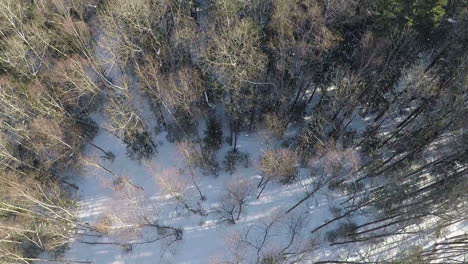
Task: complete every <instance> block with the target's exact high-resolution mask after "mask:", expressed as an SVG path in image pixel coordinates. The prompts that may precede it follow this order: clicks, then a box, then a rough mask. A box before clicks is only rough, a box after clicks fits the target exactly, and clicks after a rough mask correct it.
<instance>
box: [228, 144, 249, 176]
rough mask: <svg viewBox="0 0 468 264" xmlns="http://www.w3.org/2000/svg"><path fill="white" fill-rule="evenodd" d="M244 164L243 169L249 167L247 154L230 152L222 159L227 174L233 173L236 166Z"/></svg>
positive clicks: (236, 151) (235, 151)
mask: <svg viewBox="0 0 468 264" xmlns="http://www.w3.org/2000/svg"><path fill="white" fill-rule="evenodd" d="M240 163H244V166H245V167H248V166H249V154H247V153H243V152H240V151H238V150H230V151H228V152H227V153H226V156H225V157H224V161H223V164H224V169H225V170H226V171H228V172H229V173H231V174H232V173H234V171H235V170H236V167H237V165H238V164H240Z"/></svg>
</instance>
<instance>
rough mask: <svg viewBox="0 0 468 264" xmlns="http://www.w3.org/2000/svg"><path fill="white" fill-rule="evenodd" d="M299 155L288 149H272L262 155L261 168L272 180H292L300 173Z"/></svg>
mask: <svg viewBox="0 0 468 264" xmlns="http://www.w3.org/2000/svg"><path fill="white" fill-rule="evenodd" d="M298 166H299V164H298V156H297V154H296V152H294V151H291V150H288V149H279V150H271V151H267V152H265V153H263V155H262V156H261V157H260V162H259V165H258V167H259V170H260V171H261V172H262V173H263V174H264V176H266V177H267V178H268V179H270V180H279V181H281V182H283V183H290V182H292V181H293V180H294V179H295V178H296V176H297V173H298Z"/></svg>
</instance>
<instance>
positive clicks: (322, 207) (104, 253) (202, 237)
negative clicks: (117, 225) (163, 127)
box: [63, 114, 336, 264]
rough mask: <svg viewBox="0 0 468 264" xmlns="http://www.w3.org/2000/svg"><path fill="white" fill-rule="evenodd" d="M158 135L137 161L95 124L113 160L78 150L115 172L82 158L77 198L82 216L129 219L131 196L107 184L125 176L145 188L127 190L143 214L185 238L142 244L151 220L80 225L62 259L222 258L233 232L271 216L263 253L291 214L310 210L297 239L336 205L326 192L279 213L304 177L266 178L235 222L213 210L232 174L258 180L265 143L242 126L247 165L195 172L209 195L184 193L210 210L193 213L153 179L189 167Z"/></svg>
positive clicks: (101, 263) (99, 262) (282, 238)
mask: <svg viewBox="0 0 468 264" xmlns="http://www.w3.org/2000/svg"><path fill="white" fill-rule="evenodd" d="M94 119H95V120H96V121H97V122H98V124H102V123H103V122H104V121H105V120H104V117H103V116H102V115H100V114H96V115H95V116H94ZM155 142H157V143H158V146H157V149H158V153H157V154H156V155H155V156H154V158H152V159H151V160H149V161H145V162H141V161H138V160H132V159H130V158H129V157H128V155H127V154H126V146H125V144H123V143H122V142H121V141H120V140H119V139H118V138H116V137H115V136H113V135H112V134H110V133H108V132H107V131H106V130H104V129H100V130H99V133H98V135H97V136H96V137H95V138H94V140H93V143H94V144H95V145H98V146H99V147H101V148H103V149H104V150H106V151H110V152H112V153H113V154H114V155H115V159H114V160H113V161H109V160H107V159H105V158H102V157H100V156H102V152H101V151H100V150H98V149H96V148H94V147H92V146H87V147H86V149H85V150H84V153H83V155H84V156H85V157H88V159H93V161H95V162H96V163H99V164H100V165H102V166H103V167H105V168H106V169H108V170H109V171H112V172H113V173H115V175H112V174H111V173H110V172H108V171H106V170H104V169H101V168H99V167H96V166H93V165H87V166H85V168H84V169H83V170H82V171H81V173H79V174H77V175H73V176H72V180H74V183H75V184H76V185H77V186H78V187H79V190H78V193H77V195H78V199H79V200H80V205H81V207H80V214H79V220H80V222H82V223H87V224H90V225H92V226H94V225H96V224H97V222H98V221H99V219H101V218H102V217H103V216H105V215H109V214H114V213H115V214H116V215H121V216H122V217H126V219H127V220H128V222H131V221H132V219H130V218H129V217H128V213H130V214H134V213H135V211H132V210H135V208H133V209H131V208H128V206H130V205H129V204H127V202H128V199H127V198H128V197H129V196H128V195H123V196H122V194H121V192H120V191H119V190H115V188H114V185H113V184H112V181H113V180H114V179H115V178H116V177H118V176H123V177H126V179H127V180H128V181H129V182H130V183H131V184H132V185H134V186H141V187H142V190H140V189H138V188H135V189H134V190H135V191H136V192H141V193H138V194H137V195H134V196H132V197H139V198H138V199H141V202H142V204H143V205H142V206H143V207H145V214H146V215H147V216H148V217H151V218H152V219H158V223H159V224H161V225H168V226H173V227H181V228H182V229H183V239H182V240H181V241H179V242H177V243H175V244H172V245H171V246H167V245H166V244H165V241H156V242H152V243H146V242H148V241H151V240H152V239H154V238H156V237H157V234H156V231H157V230H156V229H154V228H148V227H142V228H140V230H139V231H137V232H136V233H135V234H131V235H128V234H113V232H110V234H109V235H104V236H96V233H93V232H89V231H86V232H84V231H82V232H81V234H79V235H77V238H76V240H75V241H74V242H73V243H72V244H71V246H70V250H68V251H66V253H65V256H64V257H63V259H67V260H76V261H90V262H91V263H96V264H123V263H128V264H130V263H142V264H145V263H193V264H195V263H200V264H201V263H209V261H210V259H216V258H224V257H227V256H226V255H228V254H229V250H228V249H227V248H228V247H230V246H231V245H230V244H229V243H230V238H232V237H233V236H234V237H235V235H236V234H244V233H245V232H246V231H247V230H248V229H250V230H251V231H250V232H252V234H255V233H254V232H261V230H262V229H261V225H262V224H263V223H269V222H270V221H271V219H272V218H274V217H280V218H284V221H283V220H279V221H278V224H277V225H275V227H274V228H273V229H274V230H273V231H272V232H271V233H270V234H269V236H271V237H270V238H269V239H268V241H267V243H266V244H265V247H264V248H265V249H266V250H264V252H269V251H274V250H275V249H277V248H284V247H285V246H286V245H287V243H288V239H287V236H288V234H287V232H285V230H286V229H285V225H286V224H287V222H288V221H287V220H288V219H290V217H292V216H296V217H299V215H301V214H308V216H307V219H308V222H307V223H305V224H304V228H303V230H302V231H301V232H300V234H299V235H298V237H297V238H296V239H297V243H307V242H308V241H310V239H312V238H311V237H310V236H309V234H310V232H309V231H310V230H311V229H313V228H314V227H316V226H319V225H320V224H322V223H323V222H324V220H325V219H327V218H330V217H331V215H330V212H329V206H331V205H332V204H333V199H334V197H333V196H330V195H329V196H326V195H317V196H316V199H310V201H309V203H304V206H302V207H298V208H297V209H295V210H294V211H293V212H294V213H291V214H290V215H288V216H285V215H284V211H285V210H286V209H287V208H289V207H290V206H291V205H293V204H294V203H295V202H297V201H299V200H300V199H301V198H302V197H303V196H304V188H303V183H302V182H301V181H298V182H296V183H293V184H290V185H283V184H280V183H270V184H268V185H267V187H266V189H265V191H264V192H263V194H262V195H261V197H260V199H258V200H257V199H256V197H255V195H253V196H251V197H250V198H249V200H248V205H247V207H246V210H245V214H243V215H242V216H241V217H240V220H239V221H238V222H237V223H236V224H226V223H220V222H219V221H218V217H217V216H216V214H215V213H214V212H213V209H214V208H216V206H217V205H218V202H219V200H220V198H221V196H222V195H223V194H224V192H225V186H226V184H227V183H228V182H229V181H230V180H232V179H233V178H242V179H247V180H249V181H252V184H253V185H254V186H256V185H257V184H258V183H259V181H260V178H261V177H260V176H259V171H258V170H257V169H256V165H255V164H256V162H257V160H258V157H259V155H260V154H261V153H262V151H263V150H264V149H265V148H266V146H265V142H264V139H263V138H262V137H261V136H259V135H258V134H245V133H244V134H241V135H240V137H239V150H240V151H242V152H245V153H248V154H249V157H250V158H249V159H250V166H249V167H248V168H245V167H244V166H242V165H241V166H239V168H238V169H237V170H236V171H235V172H234V173H233V174H230V173H228V172H225V171H224V170H220V174H219V176H214V175H203V174H202V173H200V172H197V174H199V175H197V178H198V181H199V186H200V189H201V191H202V192H203V194H204V195H205V196H206V198H207V199H206V200H205V201H202V202H200V201H199V198H198V197H197V194H196V193H195V190H194V189H192V190H191V191H189V194H188V196H189V201H190V202H191V203H192V204H195V205H196V204H197V202H200V206H201V207H202V208H203V209H205V210H206V211H207V212H208V215H207V216H200V215H196V214H193V213H190V212H189V211H188V210H186V209H185V208H183V207H181V206H180V204H178V203H177V202H176V201H175V200H174V199H173V198H172V197H171V196H168V195H166V194H165V193H162V192H161V190H160V188H159V187H158V184H157V180H156V178H157V177H158V175H160V174H161V173H163V171H164V170H166V169H168V168H177V169H186V166H187V165H186V164H185V162H184V159H183V158H182V156H181V155H180V153H179V152H178V150H177V148H176V146H175V144H173V143H170V142H168V141H167V140H166V138H165V133H161V134H159V135H158V136H157V137H156V138H155ZM229 149H230V147H229V146H228V145H227V144H224V147H223V148H222V149H221V150H220V151H219V153H218V157H219V159H222V158H223V157H224V155H225V153H226V152H227V151H228V150H229ZM301 174H304V175H305V174H307V171H306V170H305V169H302V171H301ZM126 211H127V212H126ZM136 219H137V217H135V218H134V221H137V220H136ZM256 229H258V230H257V231H256ZM116 233H118V232H116ZM142 242H143V243H142ZM89 243H93V244H89ZM100 243H115V244H100ZM126 243H134V244H133V245H132V249H131V250H126V249H125V248H124V247H122V246H121V245H118V244H126ZM284 244H286V245H284ZM297 246H298V247H299V246H301V245H297ZM250 251H251V250H249V249H248V250H246V253H245V254H246V255H249V254H252V253H255V252H250ZM332 254H336V252H332V251H327V249H326V248H325V249H323V248H322V249H321V250H320V256H326V255H328V256H331V255H332ZM318 256H319V255H317V257H318ZM251 257H252V256H251ZM252 261H253V262H255V260H254V259H253V260H252V259H250V260H246V262H245V263H251V262H252Z"/></svg>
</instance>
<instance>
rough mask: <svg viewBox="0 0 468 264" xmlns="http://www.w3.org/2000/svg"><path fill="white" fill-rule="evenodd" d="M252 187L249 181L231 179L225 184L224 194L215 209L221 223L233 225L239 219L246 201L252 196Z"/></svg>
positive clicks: (246, 203)
mask: <svg viewBox="0 0 468 264" xmlns="http://www.w3.org/2000/svg"><path fill="white" fill-rule="evenodd" d="M253 192H254V186H253V183H252V181H251V180H247V179H241V178H233V179H232V180H230V181H229V182H228V183H227V184H226V193H225V194H224V195H223V196H222V197H221V200H220V201H219V205H218V206H217V207H216V208H215V213H216V214H217V215H218V217H219V220H220V221H221V222H227V223H230V224H235V223H236V221H238V220H239V219H240V216H241V214H242V213H243V212H244V210H245V207H247V205H248V200H249V199H250V197H251V196H252V195H253Z"/></svg>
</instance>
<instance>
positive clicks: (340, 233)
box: [325, 223, 357, 243]
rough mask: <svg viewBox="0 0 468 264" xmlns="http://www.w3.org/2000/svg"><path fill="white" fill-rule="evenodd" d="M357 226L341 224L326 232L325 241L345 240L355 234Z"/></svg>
mask: <svg viewBox="0 0 468 264" xmlns="http://www.w3.org/2000/svg"><path fill="white" fill-rule="evenodd" d="M356 228H357V225H356V224H354V223H342V224H341V225H340V226H339V227H338V228H337V229H335V230H332V231H329V232H327V234H326V235H325V239H326V240H327V241H328V242H331V243H333V242H336V241H337V240H338V239H345V238H346V237H348V236H349V235H351V234H353V233H355V232H356Z"/></svg>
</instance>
